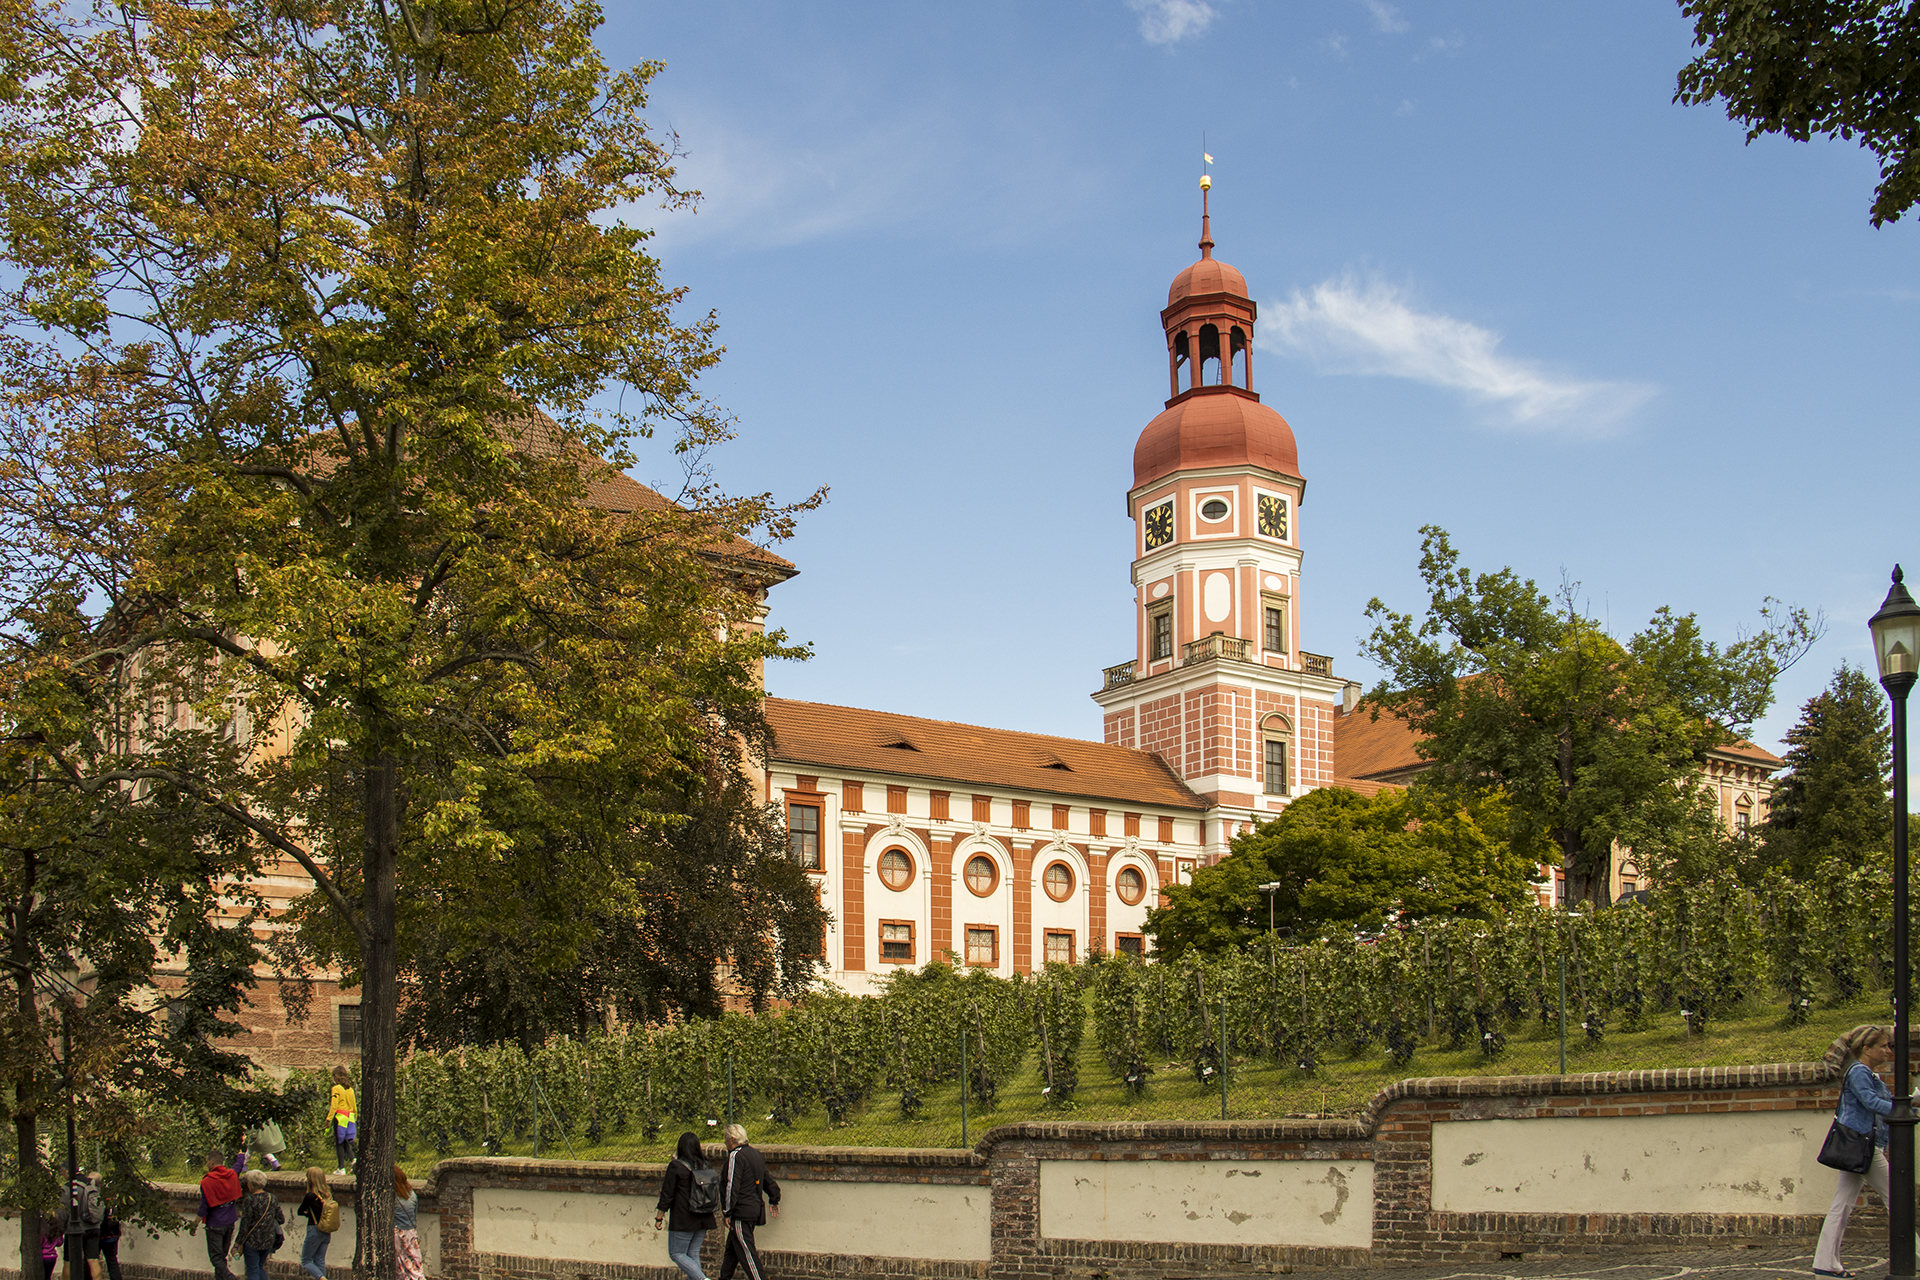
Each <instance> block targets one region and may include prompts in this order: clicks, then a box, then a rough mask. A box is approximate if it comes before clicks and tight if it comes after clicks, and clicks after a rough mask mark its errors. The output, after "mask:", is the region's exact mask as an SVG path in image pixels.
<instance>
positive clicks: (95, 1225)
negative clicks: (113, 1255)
mask: <svg viewBox="0 0 1920 1280" xmlns="http://www.w3.org/2000/svg"><path fill="white" fill-rule="evenodd" d="M67 1204H68V1206H69V1209H68V1212H69V1213H70V1214H71V1215H72V1217H71V1219H70V1221H72V1222H73V1223H75V1224H76V1225H77V1226H78V1227H79V1228H80V1232H81V1235H80V1256H81V1257H83V1258H85V1259H86V1260H87V1276H88V1280H100V1220H101V1218H102V1217H103V1216H105V1214H106V1205H105V1204H104V1203H103V1202H102V1201H101V1199H100V1175H99V1174H98V1173H95V1172H93V1171H91V1170H83V1171H81V1172H79V1173H77V1174H75V1175H74V1179H73V1181H72V1182H71V1183H69V1184H68V1186H67Z"/></svg>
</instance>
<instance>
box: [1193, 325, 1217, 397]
mask: <svg viewBox="0 0 1920 1280" xmlns="http://www.w3.org/2000/svg"><path fill="white" fill-rule="evenodd" d="M1220 355H1221V352H1220V329H1219V327H1218V326H1216V325H1210V324H1203V325H1201V326H1200V381H1199V383H1198V385H1200V386H1203V387H1217V386H1219V385H1220Z"/></svg>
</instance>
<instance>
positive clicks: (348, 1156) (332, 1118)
mask: <svg viewBox="0 0 1920 1280" xmlns="http://www.w3.org/2000/svg"><path fill="white" fill-rule="evenodd" d="M359 1119H360V1117H359V1114H358V1113H357V1112H355V1110H354V1106H353V1073H352V1072H351V1071H348V1070H347V1069H346V1068H345V1067H343V1066H340V1065H339V1064H337V1063H336V1064H335V1065H334V1068H333V1095H332V1097H331V1098H330V1099H329V1100H328V1102H327V1123H329V1124H331V1125H332V1126H333V1161H334V1163H335V1164H336V1165H338V1166H339V1167H338V1168H336V1169H335V1170H334V1172H335V1173H351V1172H352V1171H353V1157H354V1150H353V1143H354V1139H356V1138H358V1137H359V1136H360V1125H359Z"/></svg>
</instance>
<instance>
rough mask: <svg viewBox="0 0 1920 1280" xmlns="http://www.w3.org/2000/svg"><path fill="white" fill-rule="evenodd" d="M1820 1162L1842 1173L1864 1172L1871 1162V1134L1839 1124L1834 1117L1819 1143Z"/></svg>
mask: <svg viewBox="0 0 1920 1280" xmlns="http://www.w3.org/2000/svg"><path fill="white" fill-rule="evenodd" d="M1819 1159H1820V1163H1821V1164H1823V1165H1825V1166H1827V1168H1829V1169H1838V1170H1840V1172H1842V1173H1865V1172H1866V1171H1867V1168H1868V1166H1869V1165H1871V1164H1872V1163H1873V1134H1872V1133H1861V1132H1860V1131H1859V1130H1858V1129H1850V1128H1848V1127H1847V1126H1846V1125H1844V1124H1841V1123H1840V1121H1839V1119H1838V1118H1837V1117H1836V1118H1835V1119H1834V1122H1833V1124H1832V1125H1831V1126H1829V1127H1828V1129H1827V1140H1826V1141H1825V1142H1823V1143H1821V1144H1820V1156H1819Z"/></svg>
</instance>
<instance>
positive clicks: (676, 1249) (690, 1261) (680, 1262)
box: [667, 1231, 707, 1280]
mask: <svg viewBox="0 0 1920 1280" xmlns="http://www.w3.org/2000/svg"><path fill="white" fill-rule="evenodd" d="M706 1238H707V1233H706V1232H704V1231H669V1232H667V1256H668V1257H669V1258H672V1259H673V1265H674V1266H676V1267H679V1268H680V1269H681V1270H682V1271H684V1272H686V1273H687V1280H707V1278H706V1276H705V1275H703V1274H701V1271H700V1245H701V1243H702V1242H703V1241H705V1240H706Z"/></svg>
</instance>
